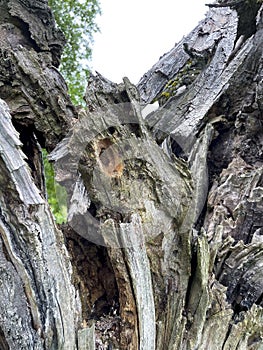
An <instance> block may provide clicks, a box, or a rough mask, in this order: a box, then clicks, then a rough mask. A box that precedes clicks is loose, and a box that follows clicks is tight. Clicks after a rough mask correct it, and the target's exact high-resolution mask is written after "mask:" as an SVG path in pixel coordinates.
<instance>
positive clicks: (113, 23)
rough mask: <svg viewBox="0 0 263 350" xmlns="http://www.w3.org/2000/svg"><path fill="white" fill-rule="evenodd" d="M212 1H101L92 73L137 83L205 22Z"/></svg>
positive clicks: (91, 64)
mask: <svg viewBox="0 0 263 350" xmlns="http://www.w3.org/2000/svg"><path fill="white" fill-rule="evenodd" d="M210 2H212V1H211V0H210V1H209V0H181V1H176V0H161V1H160V0H158V1H156V0H132V1H131V0H100V4H101V9H102V15H101V16H98V17H97V19H96V22H97V23H98V26H99V27H100V33H96V34H95V35H94V44H93V50H92V51H93V58H92V61H91V63H90V68H91V69H92V71H93V72H94V71H98V72H99V73H101V74H102V75H104V76H105V77H106V78H108V79H110V80H112V81H114V82H116V83H120V82H121V81H122V77H124V76H127V77H128V78H129V79H130V80H131V82H132V83H134V84H136V83H137V82H138V81H139V79H140V78H141V77H142V76H143V74H144V73H146V72H147V71H148V70H149V69H150V68H151V67H152V66H153V65H154V64H155V63H156V62H157V61H158V60H159V58H160V56H162V55H163V54H164V53H166V52H168V51H169V50H170V49H171V48H172V47H173V46H174V45H175V43H176V42H179V41H180V40H181V39H182V37H183V36H184V35H187V34H188V33H189V32H190V31H191V30H192V29H194V27H195V26H196V25H197V24H198V22H199V21H200V20H202V19H203V18H204V16H205V13H206V12H207V11H208V7H207V6H205V3H210Z"/></svg>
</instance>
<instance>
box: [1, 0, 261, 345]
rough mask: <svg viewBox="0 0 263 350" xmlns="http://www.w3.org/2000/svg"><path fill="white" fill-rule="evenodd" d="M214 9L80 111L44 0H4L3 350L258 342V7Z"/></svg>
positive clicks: (105, 84)
mask: <svg viewBox="0 0 263 350" xmlns="http://www.w3.org/2000/svg"><path fill="white" fill-rule="evenodd" d="M208 6H209V11H208V13H207V15H206V18H205V19H204V20H203V21H201V22H200V23H199V25H198V26H197V27H196V28H195V29H194V30H193V31H192V32H191V33H190V34H189V35H188V36H186V37H185V38H183V39H182V41H181V42H179V43H178V44H177V45H176V46H175V47H174V48H173V49H172V50H171V51H170V52H169V53H167V54H165V55H164V56H163V57H162V58H161V59H160V61H159V62H157V63H156V65H154V66H153V68H152V69H150V70H149V71H148V72H147V73H146V74H145V75H144V76H143V77H142V79H141V80H140V82H139V84H138V86H137V87H135V86H133V85H132V84H131V83H130V82H129V80H128V79H127V78H124V79H123V83H122V84H119V85H117V84H115V83H112V82H110V81H109V80H107V79H105V78H104V77H102V76H101V75H99V74H97V75H96V76H93V75H91V77H90V79H89V82H88V87H87V91H86V95H85V101H86V108H85V109H84V108H78V109H76V108H75V107H74V106H73V105H72V103H71V101H70V98H69V97H68V94H67V87H66V84H65V82H64V79H63V77H62V76H61V75H60V73H59V71H58V70H57V67H58V66H59V60H60V55H61V52H62V48H63V45H64V37H63V34H62V33H61V32H60V30H59V29H57V28H56V26H55V22H54V19H53V16H52V13H51V11H50V9H49V8H48V6H47V0H37V1H36V0H23V1H22V0H6V1H5V2H4V1H0V10H1V12H0V13H1V15H0V42H1V46H0V56H1V62H2V64H1V68H0V98H1V100H0V101H1V102H0V124H1V128H0V147H1V148H0V169H1V172H0V233H1V236H0V259H1V265H0V284H1V291H2V293H1V295H0V306H1V312H0V348H1V350H2V349H3V350H6V349H11V350H13V349H46V350H47V349H54V350H55V349H56V350H57V349H68V350H71V349H79V350H84V349H89V350H90V349H91V350H92V349H123V350H124V349H125V350H126V349H131V350H135V349H140V350H154V349H156V350H166V349H167V350H172V349H173V350H180V349H181V350H194V349H198V350H201V349H203V350H205V349H213V350H217V349H218V350H219V349H220V350H221V349H224V350H230V349H236V350H241V349H263V330H262V321H263V308H262V307H263V301H262V300H263V297H262V296H263V294H262V289H263V268H262V267H263V229H262V226H263V225H262V224H263V219H262V210H263V177H262V169H263V166H262V162H263V159H262V155H263V128H262V110H263V88H262V86H263V85H262V80H263V68H262V64H263V57H262V42H263V14H262V6H261V4H260V3H259V2H257V1H256V0H241V1H234V2H229V1H218V2H216V3H214V4H211V5H208ZM153 102H158V107H156V108H155V110H154V111H152V112H151V113H149V114H147V110H148V109H149V106H148V105H149V104H150V103H153ZM146 105H147V106H148V107H147V108H144V107H145V106H146ZM154 105H156V103H155V104H154ZM154 105H153V106H154ZM152 109H153V108H152ZM41 148H46V149H47V150H48V152H51V154H50V156H49V159H50V160H51V161H53V162H54V166H55V170H56V179H57V181H58V182H60V184H61V185H63V186H64V188H65V189H66V192H67V205H68V221H67V223H66V224H63V225H56V223H55V221H54V218H53V216H52V213H51V210H50V207H49V205H48V203H47V198H46V197H47V196H46V188H45V179H44V173H43V161H42V154H41Z"/></svg>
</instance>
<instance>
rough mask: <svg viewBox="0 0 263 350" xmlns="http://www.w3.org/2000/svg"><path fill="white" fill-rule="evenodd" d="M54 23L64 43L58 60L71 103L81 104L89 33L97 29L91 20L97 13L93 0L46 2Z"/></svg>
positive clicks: (87, 57)
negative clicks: (60, 57)
mask: <svg viewBox="0 0 263 350" xmlns="http://www.w3.org/2000/svg"><path fill="white" fill-rule="evenodd" d="M49 6H50V7H51V8H52V11H53V13H54V16H55V19H56V22H57V24H58V26H59V27H60V29H61V30H62V31H63V33H64V35H65V37H66V39H67V44H66V46H65V49H64V53H63V56H62V59H61V66H60V71H61V73H62V74H63V75H64V77H65V79H66V81H67V84H68V88H69V93H70V95H71V98H72V100H73V102H74V103H77V104H80V103H82V96H83V95H84V89H85V83H86V81H87V77H88V74H89V69H88V61H89V59H90V58H91V51H92V50H91V46H92V42H93V34H94V33H95V32H97V31H98V30H99V28H98V26H97V24H96V22H95V18H96V16H97V15H98V14H100V13H101V10H100V4H99V2H98V1H97V0H49Z"/></svg>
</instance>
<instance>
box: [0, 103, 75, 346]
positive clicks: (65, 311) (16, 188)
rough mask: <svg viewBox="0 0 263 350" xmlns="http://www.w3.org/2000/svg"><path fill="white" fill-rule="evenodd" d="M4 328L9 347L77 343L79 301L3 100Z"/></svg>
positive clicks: (63, 252)
mask: <svg viewBox="0 0 263 350" xmlns="http://www.w3.org/2000/svg"><path fill="white" fill-rule="evenodd" d="M0 118H1V129H0V144H1V174H2V175H1V187H0V188H1V196H0V203H1V205H0V207H1V218H0V232H1V247H2V250H1V259H2V262H3V264H2V265H1V284H2V286H1V290H3V291H5V295H6V298H4V294H2V296H1V298H0V299H1V330H2V332H3V333H4V334H5V339H6V341H7V343H8V347H7V348H8V349H9V348H13V349H23V348H32V349H33V348H36V349H44V348H50V349H51V348H57V349H59V348H68V349H69V348H74V345H75V328H76V327H77V323H78V321H79V315H78V313H79V310H80V303H79V299H78V297H76V295H75V290H74V288H73V286H72V284H71V270H72V269H71V265H70V262H69V257H68V254H67V252H66V250H65V247H64V244H63V237H62V234H61V232H60V231H58V230H57V229H56V227H55V225H54V221H53V218H52V215H51V213H50V210H49V208H48V204H47V203H46V201H45V200H44V199H43V198H42V197H41V195H40V193H39V190H38V189H37V187H36V186H35V185H34V182H33V180H32V177H31V175H30V171H29V167H28V166H27V164H26V162H25V159H24V158H25V155H24V154H23V153H22V151H21V149H20V148H21V143H20V141H19V139H18V134H17V132H16V130H15V129H14V127H13V126H12V123H11V116H10V114H9V112H8V108H7V105H6V104H5V103H4V102H3V101H1V104H0Z"/></svg>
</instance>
